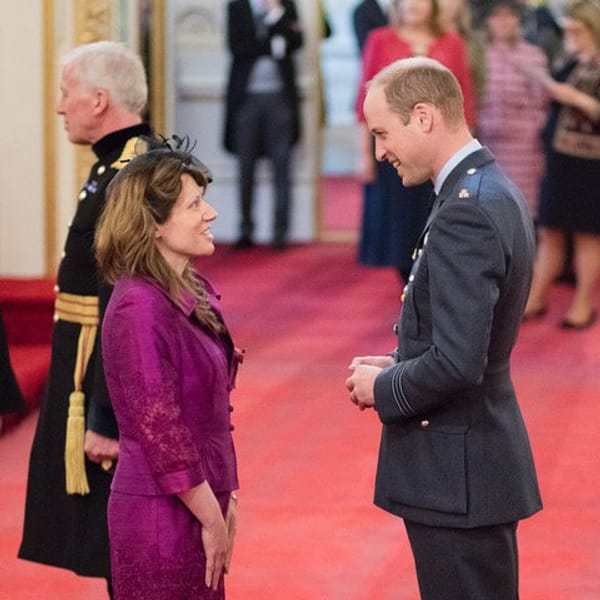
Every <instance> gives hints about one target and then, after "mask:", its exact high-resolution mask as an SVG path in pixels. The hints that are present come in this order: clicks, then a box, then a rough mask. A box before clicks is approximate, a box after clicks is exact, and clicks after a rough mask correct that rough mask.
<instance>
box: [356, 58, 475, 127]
mask: <svg viewBox="0 0 600 600" xmlns="http://www.w3.org/2000/svg"><path fill="white" fill-rule="evenodd" d="M373 87H381V88H383V92H384V94H385V99H386V101H387V103H388V106H389V108H390V110H391V111H392V112H394V113H397V114H398V115H399V116H400V119H401V120H402V122H403V123H405V124H406V123H408V122H409V121H410V116H411V113H412V110H413V108H414V107H415V106H416V105H417V104H419V103H420V102H423V103H425V104H430V105H432V106H435V107H436V108H437V109H438V110H439V111H440V113H441V114H442V117H443V118H444V121H445V122H446V125H447V126H449V127H456V126H459V125H462V124H464V123H465V111H464V98H463V94H462V91H461V89H460V85H459V83H458V81H457V79H456V77H455V76H454V75H453V74H452V72H451V71H450V70H449V69H447V68H446V67H444V65H442V64H441V63H439V62H438V61H437V60H433V59H432V58H426V57H421V56H419V57H413V58H405V59H402V60H398V61H396V62H394V63H392V64H391V65H388V66H387V67H385V68H384V69H382V70H381V71H379V73H377V75H375V77H373V79H372V80H371V81H369V82H368V83H367V90H369V89H371V88H373Z"/></svg>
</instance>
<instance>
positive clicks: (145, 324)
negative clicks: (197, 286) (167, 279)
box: [102, 278, 238, 600]
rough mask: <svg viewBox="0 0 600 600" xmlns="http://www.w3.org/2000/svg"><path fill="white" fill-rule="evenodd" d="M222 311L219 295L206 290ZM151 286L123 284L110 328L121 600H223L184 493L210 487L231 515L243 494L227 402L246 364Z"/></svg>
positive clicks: (188, 308)
mask: <svg viewBox="0 0 600 600" xmlns="http://www.w3.org/2000/svg"><path fill="white" fill-rule="evenodd" d="M205 285H206V288H207V292H208V295H209V300H210V303H211V305H212V306H213V307H214V308H215V310H216V312H217V313H218V314H220V312H219V309H218V308H217V306H216V295H215V293H214V289H213V288H212V286H211V285H210V284H209V283H208V282H205ZM195 306H196V305H195V300H194V298H193V297H192V296H191V295H184V296H183V300H182V306H181V307H180V306H177V305H176V304H175V303H174V302H173V301H172V300H171V299H170V298H169V296H168V295H167V293H166V292H165V291H164V290H163V289H162V288H161V287H160V286H158V285H157V284H156V283H154V282H152V281H151V280H148V279H144V278H131V279H123V280H120V281H118V282H117V284H116V285H115V289H114V292H113V294H112V297H111V299H110V303H109V305H108V308H107V311H106V315H105V317H104V322H103V337H102V352H103V358H104V361H105V363H104V368H105V374H106V381H107V384H108V389H109V393H110V397H111V400H112V403H113V407H114V410H115V414H116V416H117V422H118V424H119V432H120V458H119V461H118V463H117V469H116V472H115V476H114V479H113V482H112V487H111V495H110V500H109V505H108V523H109V536H110V545H111V567H112V577H113V587H114V591H115V597H116V598H117V599H119V598H121V599H125V598H127V599H128V600H130V599H134V598H144V599H146V598H147V599H150V598H151V599H152V600H161V599H165V600H167V599H172V598H221V597H223V585H222V581H221V586H220V590H219V592H217V593H216V594H214V593H211V592H210V591H209V590H208V589H207V588H206V587H205V586H204V561H205V558H204V552H203V546H202V539H201V526H200V523H199V522H198V521H197V520H196V518H195V517H194V516H193V515H192V513H191V512H190V511H189V510H188V509H187V507H186V506H185V505H184V504H183V502H182V501H181V500H180V499H179V498H178V496H177V494H178V493H181V492H183V491H185V490H188V489H190V488H192V487H194V486H196V485H199V484H200V483H202V482H204V481H208V483H209V484H210V486H211V488H212V489H213V491H214V492H215V494H216V496H217V498H218V500H219V502H220V503H221V507H222V509H223V511H225V510H226V508H227V502H228V499H229V495H230V493H231V491H232V490H235V489H237V487H238V481H237V471H236V460H235V451H234V447H233V440H232V436H231V430H232V429H233V427H232V426H231V422H230V413H231V410H232V408H231V406H230V403H229V393H230V391H231V389H232V388H233V386H234V380H235V374H236V370H237V364H238V358H237V353H236V352H235V350H234V347H233V344H232V342H231V339H230V337H229V335H228V334H224V335H223V336H220V337H219V336H216V335H215V334H212V333H211V332H209V331H208V330H207V329H205V328H204V327H203V326H201V325H200V324H199V323H198V321H197V320H196V318H195V316H194V314H193V313H194V309H195Z"/></svg>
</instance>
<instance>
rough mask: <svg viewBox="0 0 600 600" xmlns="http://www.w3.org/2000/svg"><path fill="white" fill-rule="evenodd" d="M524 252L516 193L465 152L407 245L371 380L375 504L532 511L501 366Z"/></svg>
mask: <svg viewBox="0 0 600 600" xmlns="http://www.w3.org/2000/svg"><path fill="white" fill-rule="evenodd" d="M534 249H535V242H534V231H533V225H532V223H531V219H530V218H529V216H528V213H527V208H526V205H525V202H524V200H523V197H522V194H521V193H520V192H519V191H518V189H517V188H516V187H515V186H514V185H513V184H512V183H511V182H510V181H509V180H508V179H507V178H506V177H505V176H504V174H503V173H502V171H501V170H500V169H499V168H498V166H497V165H496V163H495V160H494V157H493V155H492V154H491V153H490V152H489V151H488V150H487V149H486V148H482V149H480V150H478V151H476V152H474V153H473V154H471V155H469V156H468V157H466V158H465V159H464V160H463V161H462V162H461V163H460V164H459V165H458V166H457V167H456V168H455V169H454V170H453V171H452V172H451V173H450V175H449V176H448V178H447V179H446V181H445V182H444V184H443V186H442V189H441V190H440V194H439V197H438V199H437V201H436V204H435V205H434V208H433V210H432V214H431V216H430V218H429V221H428V223H427V225H426V227H425V231H424V233H423V236H422V237H421V241H420V243H419V246H418V248H417V250H416V253H415V263H414V266H413V269H412V273H411V275H410V281H409V282H408V285H407V287H406V289H405V298H404V306H403V312H402V316H401V320H400V323H399V328H398V348H397V350H396V352H395V353H394V356H395V359H396V363H395V364H394V365H392V366H391V367H389V368H387V369H385V370H384V371H382V373H380V374H379V376H378V377H377V379H376V381H375V409H376V411H377V413H378V415H379V418H380V420H381V421H382V423H383V432H382V437H381V446H380V454H379V462H378V469H377V478H376V489H375V503H376V504H377V505H378V506H380V507H381V508H383V509H385V510H387V511H389V512H391V513H394V514H396V515H399V516H401V517H403V518H405V519H408V520H411V521H414V522H417V523H423V524H426V525H430V526H440V527H457V528H470V527H479V526H487V525H495V524H502V523H509V522H513V521H516V520H518V519H521V518H524V517H527V516H529V515H531V514H533V513H535V512H536V511H538V510H540V509H541V506H542V504H541V499H540V492H539V489H538V483H537V478H536V473H535V467H534V462H533V457H532V453H531V449H530V445H529V440H528V435H527V431H526V429H525V425H524V422H523V419H522V416H521V412H520V409H519V406H518V403H517V399H516V395H515V391H514V388H513V384H512V381H511V377H510V366H509V359H510V354H511V351H512V348H513V346H514V344H515V341H516V338H517V333H518V330H519V325H520V322H521V316H522V312H523V308H524V306H525V302H526V299H527V295H528V292H529V286H530V282H531V276H532V265H533V258H534Z"/></svg>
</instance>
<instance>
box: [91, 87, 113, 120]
mask: <svg viewBox="0 0 600 600" xmlns="http://www.w3.org/2000/svg"><path fill="white" fill-rule="evenodd" d="M94 100H95V102H94V111H95V112H96V113H97V114H99V113H102V112H104V111H105V110H106V109H107V107H108V105H109V103H110V94H109V93H108V90H106V89H104V88H96V90H95V91H94Z"/></svg>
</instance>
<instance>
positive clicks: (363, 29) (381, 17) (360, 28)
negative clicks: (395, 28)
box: [352, 0, 390, 52]
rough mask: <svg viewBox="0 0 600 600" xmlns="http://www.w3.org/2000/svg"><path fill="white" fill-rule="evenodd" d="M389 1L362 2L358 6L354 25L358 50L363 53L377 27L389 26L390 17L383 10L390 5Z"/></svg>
mask: <svg viewBox="0 0 600 600" xmlns="http://www.w3.org/2000/svg"><path fill="white" fill-rule="evenodd" d="M389 3H390V2H389V1H388V2H385V1H384V0H362V2H359V3H358V4H357V5H356V8H355V9H354V11H353V12H352V24H353V26H354V33H355V35H356V41H357V43H358V48H359V49H360V51H361V52H362V51H363V48H364V47H365V42H366V41H367V37H368V35H369V32H370V31H371V30H372V29H375V28H377V27H383V26H384V25H387V24H388V16H387V14H386V12H385V10H384V9H383V6H384V5H386V4H387V5H389Z"/></svg>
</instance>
